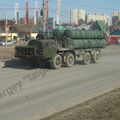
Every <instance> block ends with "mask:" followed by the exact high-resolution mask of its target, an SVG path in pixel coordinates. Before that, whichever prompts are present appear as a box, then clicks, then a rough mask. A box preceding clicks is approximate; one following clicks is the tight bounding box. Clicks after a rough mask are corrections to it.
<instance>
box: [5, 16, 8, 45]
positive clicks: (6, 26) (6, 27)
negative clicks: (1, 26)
mask: <svg viewBox="0 0 120 120" xmlns="http://www.w3.org/2000/svg"><path fill="white" fill-rule="evenodd" d="M5 31H6V38H5V45H6V46H7V35H8V20H7V14H6V18H5Z"/></svg>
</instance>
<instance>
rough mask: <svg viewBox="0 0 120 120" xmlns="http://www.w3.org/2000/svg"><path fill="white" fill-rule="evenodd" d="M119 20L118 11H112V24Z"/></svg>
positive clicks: (119, 14) (119, 12)
mask: <svg viewBox="0 0 120 120" xmlns="http://www.w3.org/2000/svg"><path fill="white" fill-rule="evenodd" d="M119 22H120V11H114V12H113V14H112V24H113V25H118V23H119Z"/></svg>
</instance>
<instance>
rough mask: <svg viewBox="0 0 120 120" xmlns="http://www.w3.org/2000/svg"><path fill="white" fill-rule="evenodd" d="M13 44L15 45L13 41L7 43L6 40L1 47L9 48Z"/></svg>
mask: <svg viewBox="0 0 120 120" xmlns="http://www.w3.org/2000/svg"><path fill="white" fill-rule="evenodd" d="M14 43H15V42H14V41H8V40H7V41H4V42H3V43H2V45H3V46H9V45H14Z"/></svg>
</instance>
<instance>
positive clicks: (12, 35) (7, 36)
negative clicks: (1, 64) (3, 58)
mask: <svg viewBox="0 0 120 120" xmlns="http://www.w3.org/2000/svg"><path fill="white" fill-rule="evenodd" d="M0 37H1V38H3V39H7V40H14V39H17V38H18V33H7V34H6V33H0Z"/></svg>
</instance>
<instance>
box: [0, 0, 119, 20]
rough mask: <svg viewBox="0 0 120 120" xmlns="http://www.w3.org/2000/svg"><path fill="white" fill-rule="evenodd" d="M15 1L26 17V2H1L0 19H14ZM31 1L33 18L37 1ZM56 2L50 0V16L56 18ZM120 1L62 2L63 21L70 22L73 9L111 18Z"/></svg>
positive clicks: (82, 0) (3, 0)
mask: <svg viewBox="0 0 120 120" xmlns="http://www.w3.org/2000/svg"><path fill="white" fill-rule="evenodd" d="M15 1H18V3H19V9H20V10H19V12H20V16H21V17H23V16H25V9H24V8H25V0H1V2H0V11H1V12H0V19H3V18H5V16H6V15H7V17H8V18H14V6H15ZM28 1H29V8H30V11H29V15H30V16H33V13H34V12H33V8H34V2H35V0H28ZM42 1H43V0H38V2H39V8H40V9H41V8H42ZM56 1H57V0H49V16H50V17H51V16H52V17H56ZM119 2H120V0H61V16H60V20H61V21H68V20H69V11H70V9H72V8H77V9H84V10H85V11H86V13H93V14H94V13H99V14H106V15H109V16H111V15H112V12H113V11H115V10H120V4H119Z"/></svg>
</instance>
